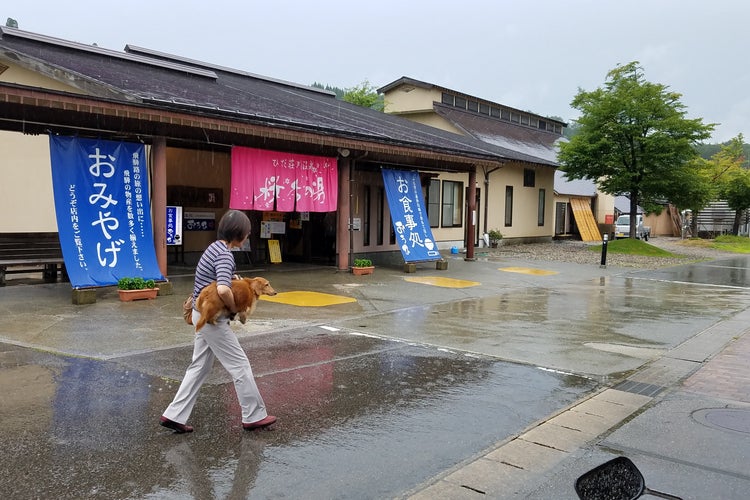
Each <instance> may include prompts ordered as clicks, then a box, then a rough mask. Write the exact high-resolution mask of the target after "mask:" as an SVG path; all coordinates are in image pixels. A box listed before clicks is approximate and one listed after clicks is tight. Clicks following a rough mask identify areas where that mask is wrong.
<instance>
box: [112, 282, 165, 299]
mask: <svg viewBox="0 0 750 500" xmlns="http://www.w3.org/2000/svg"><path fill="white" fill-rule="evenodd" d="M117 293H119V295H120V300H121V301H123V302H130V301H131V300H140V299H155V298H156V295H157V294H158V293H159V289H158V288H157V287H156V283H155V282H154V280H145V279H143V278H141V277H135V278H120V279H119V280H118V281H117Z"/></svg>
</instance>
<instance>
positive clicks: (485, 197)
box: [482, 167, 502, 234]
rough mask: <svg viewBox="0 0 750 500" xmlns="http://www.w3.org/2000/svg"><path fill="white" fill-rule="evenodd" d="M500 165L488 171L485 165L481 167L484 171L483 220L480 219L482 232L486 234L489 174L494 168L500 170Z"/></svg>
mask: <svg viewBox="0 0 750 500" xmlns="http://www.w3.org/2000/svg"><path fill="white" fill-rule="evenodd" d="M501 168H502V167H495V168H493V169H492V170H490V171H489V172H488V171H487V168H486V167H482V171H483V172H484V220H483V221H482V226H483V231H482V232H483V233H484V234H487V231H489V229H488V228H487V217H488V216H489V205H490V174H491V173H492V172H494V171H495V170H500V169H501Z"/></svg>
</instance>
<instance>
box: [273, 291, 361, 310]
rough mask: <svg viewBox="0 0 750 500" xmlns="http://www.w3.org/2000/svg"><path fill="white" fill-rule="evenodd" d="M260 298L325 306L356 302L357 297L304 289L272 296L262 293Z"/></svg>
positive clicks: (281, 302)
mask: <svg viewBox="0 0 750 500" xmlns="http://www.w3.org/2000/svg"><path fill="white" fill-rule="evenodd" d="M260 299H261V300H267V301H268V302H277V303H279V304H288V305H292V306H300V307H325V306H335V305H337V304H347V303H349V302H357V299H354V298H352V297H344V296H343V295H333V294H330V293H321V292H305V291H296V292H282V293H278V294H276V295H274V296H273V297H270V296H268V295H262V296H261V297H260Z"/></svg>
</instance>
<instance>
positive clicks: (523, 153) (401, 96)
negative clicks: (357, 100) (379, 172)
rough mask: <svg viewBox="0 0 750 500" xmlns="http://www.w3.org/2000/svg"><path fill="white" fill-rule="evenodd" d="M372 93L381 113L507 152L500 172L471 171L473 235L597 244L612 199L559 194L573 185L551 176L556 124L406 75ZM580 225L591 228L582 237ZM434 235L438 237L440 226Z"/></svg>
mask: <svg viewBox="0 0 750 500" xmlns="http://www.w3.org/2000/svg"><path fill="white" fill-rule="evenodd" d="M379 91H380V92H382V93H383V94H384V97H385V103H386V112H388V113H392V114H396V115H399V116H403V117H405V118H408V119H410V120H413V121H415V122H418V123H423V124H426V125H430V126H432V127H435V128H438V129H441V130H447V131H451V132H454V133H457V134H463V135H466V136H469V137H473V138H475V139H478V140H481V141H483V142H486V143H487V144H490V145H493V146H496V147H500V148H502V149H503V150H504V151H506V154H507V156H508V159H509V161H507V162H505V163H504V164H503V165H502V166H501V167H500V168H496V167H490V168H485V169H482V170H481V171H479V172H478V176H479V177H480V178H481V180H480V181H479V182H480V185H479V186H478V187H477V192H478V197H477V206H478V207H479V210H478V214H477V216H478V219H477V220H478V221H479V222H478V223H477V229H478V233H482V232H487V231H488V230H489V229H494V228H497V229H499V230H500V231H501V232H502V233H503V235H504V241H506V242H511V243H512V242H534V241H547V240H550V239H551V238H552V237H553V236H561V235H570V234H575V235H578V236H582V237H584V239H591V238H593V239H596V240H598V239H599V234H598V225H599V224H603V223H605V220H606V215H609V216H610V217H611V216H612V213H613V210H612V208H613V200H612V198H611V197H606V196H602V195H601V194H600V193H598V192H597V191H596V190H595V189H594V190H592V191H591V192H590V193H589V192H587V193H586V194H582V193H578V192H575V193H571V192H566V189H567V187H570V186H571V185H572V184H570V183H568V182H566V181H565V180H564V178H563V177H562V175H559V174H556V173H555V171H556V167H557V145H558V143H559V142H560V141H564V140H566V139H565V138H564V137H563V128H564V127H565V124H564V123H563V122H561V121H559V120H555V119H551V118H547V117H543V116H540V115H537V114H534V113H530V112H528V111H521V110H519V109H515V108H511V107H509V106H506V105H503V104H498V103H495V102H492V101H487V100H485V99H481V98H478V97H475V96H471V95H468V94H464V93H462V92H458V91H455V90H452V89H448V88H445V87H441V86H438V85H435V84H432V83H427V82H423V81H419V80H415V79H413V78H408V77H401V78H399V79H398V80H396V81H394V82H391V83H389V84H387V85H385V86H383V87H381V88H380V89H379ZM464 177H465V176H464ZM438 180H442V181H444V182H456V177H450V176H447V175H443V176H441V178H440V179H435V181H438ZM591 185H592V186H593V183H591ZM583 198H585V200H583ZM571 199H573V204H574V205H575V207H576V210H573V209H572V208H571V207H572V205H571ZM577 201H582V202H584V203H576V202H577ZM579 218H580V221H578V223H576V220H577V219H579ZM579 227H583V228H591V230H590V231H583V234H581V231H580V230H579ZM438 231H442V232H445V231H444V229H443V228H442V226H441V227H440V228H439V229H438ZM589 235H591V238H589Z"/></svg>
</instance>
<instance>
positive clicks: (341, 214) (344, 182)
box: [336, 158, 352, 271]
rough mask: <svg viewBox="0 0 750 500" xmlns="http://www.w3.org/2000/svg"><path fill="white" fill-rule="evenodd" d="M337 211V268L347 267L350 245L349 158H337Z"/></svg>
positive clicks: (343, 268)
mask: <svg viewBox="0 0 750 500" xmlns="http://www.w3.org/2000/svg"><path fill="white" fill-rule="evenodd" d="M338 164H339V192H338V203H337V205H338V213H337V217H336V255H337V258H336V263H337V266H338V269H339V270H341V271H346V270H348V269H349V247H350V245H351V239H350V234H349V231H350V228H349V218H350V217H351V168H352V166H351V160H350V159H349V158H339V159H338Z"/></svg>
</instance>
